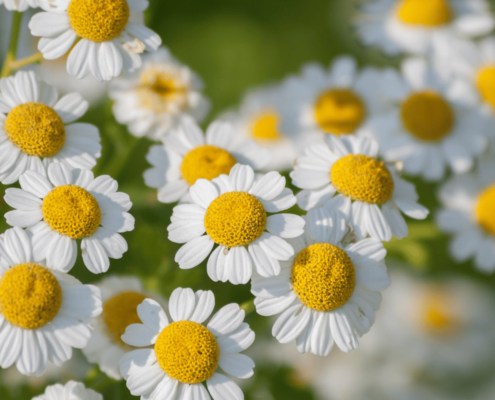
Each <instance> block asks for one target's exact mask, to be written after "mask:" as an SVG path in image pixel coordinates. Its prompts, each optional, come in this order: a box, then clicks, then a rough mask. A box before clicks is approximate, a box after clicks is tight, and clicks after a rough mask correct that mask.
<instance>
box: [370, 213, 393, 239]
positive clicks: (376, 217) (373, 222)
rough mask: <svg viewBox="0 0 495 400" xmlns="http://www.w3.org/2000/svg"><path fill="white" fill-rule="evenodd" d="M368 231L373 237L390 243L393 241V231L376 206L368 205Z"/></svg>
mask: <svg viewBox="0 0 495 400" xmlns="http://www.w3.org/2000/svg"><path fill="white" fill-rule="evenodd" d="M366 228H367V231H368V232H369V234H370V236H371V237H374V238H377V239H380V240H382V241H385V242H388V241H389V240H390V239H392V230H391V229H390V225H389V224H388V222H387V220H386V219H385V217H384V216H383V213H382V210H381V209H380V208H379V207H378V206H377V205H376V204H368V218H367V224H366Z"/></svg>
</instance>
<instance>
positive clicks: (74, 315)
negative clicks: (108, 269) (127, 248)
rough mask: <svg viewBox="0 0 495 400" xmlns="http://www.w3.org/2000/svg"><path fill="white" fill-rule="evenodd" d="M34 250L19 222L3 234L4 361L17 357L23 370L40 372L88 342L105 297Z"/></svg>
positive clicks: (0, 312) (0, 351) (0, 323)
mask: <svg viewBox="0 0 495 400" xmlns="http://www.w3.org/2000/svg"><path fill="white" fill-rule="evenodd" d="M33 253H34V244H33V243H32V241H31V239H30V238H29V236H28V234H27V233H26V232H25V231H23V230H22V229H21V228H17V227H16V228H12V229H8V230H7V231H5V233H4V234H2V235H0V366H1V367H2V368H8V367H10V366H11V365H13V364H14V363H15V364H16V367H17V369H18V370H19V372H21V373H22V374H24V375H36V376H40V375H41V374H43V373H44V371H45V369H46V364H47V362H48V361H51V362H52V363H54V364H55V365H61V364H62V363H63V362H65V361H67V360H68V359H70V358H71V356H72V348H73V347H75V348H79V349H81V348H83V347H85V346H86V344H87V343H88V340H89V338H90V336H91V325H90V323H89V319H90V318H91V317H96V316H97V315H99V314H100V313H101V297H100V290H99V289H98V288H97V287H95V286H92V285H83V284H81V282H79V281H78V280H77V279H76V278H74V277H72V276H70V275H67V274H65V273H63V272H61V271H59V270H58V268H57V266H56V265H54V264H53V263H52V262H50V261H49V260H46V262H45V260H36V259H35V258H34V255H33Z"/></svg>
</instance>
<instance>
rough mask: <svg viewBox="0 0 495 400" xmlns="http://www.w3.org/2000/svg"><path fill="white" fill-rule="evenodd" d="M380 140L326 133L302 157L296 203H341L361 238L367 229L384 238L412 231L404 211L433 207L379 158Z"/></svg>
mask: <svg viewBox="0 0 495 400" xmlns="http://www.w3.org/2000/svg"><path fill="white" fill-rule="evenodd" d="M377 154H378V143H377V142H376V141H374V140H372V139H370V138H365V137H363V138H358V137H355V136H354V135H349V136H345V137H342V136H341V137H340V138H339V137H337V136H335V135H325V143H323V144H319V143H318V144H314V145H312V146H310V147H308V148H307V149H306V150H305V154H304V156H302V157H299V158H298V159H297V164H296V167H295V169H294V171H292V172H291V174H290V176H291V178H292V183H293V184H294V185H296V186H297V187H300V188H301V189H303V190H302V191H300V192H299V193H298V194H297V203H298V205H299V207H301V208H302V209H304V210H309V209H311V208H317V207H325V208H327V209H328V210H334V209H339V210H340V211H341V212H342V213H344V214H345V216H346V218H347V219H348V221H349V222H350V224H351V225H352V227H353V229H354V231H355V233H356V235H357V238H358V239H364V238H365V237H366V236H367V235H368V234H369V235H370V236H371V237H373V238H375V239H379V240H382V241H389V240H390V239H391V238H392V235H393V236H395V237H396V238H398V239H401V238H404V237H406V236H407V234H408V230H407V224H406V222H405V221H404V218H403V216H402V215H401V211H402V212H403V213H404V214H406V215H407V216H408V217H411V218H414V219H424V218H426V216H427V215H428V210H427V209H426V208H425V207H423V206H421V205H419V204H418V203H417V200H418V195H417V193H416V189H415V187H414V185H413V184H411V183H409V182H406V181H405V180H403V179H401V178H400V177H399V176H398V175H397V174H396V172H395V171H394V170H393V169H391V168H389V167H390V166H387V165H385V164H384V163H383V162H381V161H379V160H378V159H377Z"/></svg>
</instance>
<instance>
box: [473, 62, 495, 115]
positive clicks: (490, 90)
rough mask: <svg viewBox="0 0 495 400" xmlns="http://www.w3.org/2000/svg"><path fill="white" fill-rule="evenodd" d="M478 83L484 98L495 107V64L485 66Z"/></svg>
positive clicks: (479, 75) (479, 74)
mask: <svg viewBox="0 0 495 400" xmlns="http://www.w3.org/2000/svg"><path fill="white" fill-rule="evenodd" d="M476 83H477V85H478V90H479V91H480V93H481V97H482V98H483V100H485V101H486V102H487V103H489V104H490V105H491V106H492V107H493V108H494V109H495V66H490V67H486V68H483V69H482V70H481V71H480V72H479V73H478V79H477V82H476Z"/></svg>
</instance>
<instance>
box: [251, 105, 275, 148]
mask: <svg viewBox="0 0 495 400" xmlns="http://www.w3.org/2000/svg"><path fill="white" fill-rule="evenodd" d="M279 124H280V117H279V116H278V114H277V113H275V112H268V113H263V114H261V115H259V116H258V118H256V119H255V121H254V123H253V126H252V135H253V137H254V138H255V139H256V140H262V141H273V140H277V139H280V137H281V136H282V135H281V134H280V130H279Z"/></svg>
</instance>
